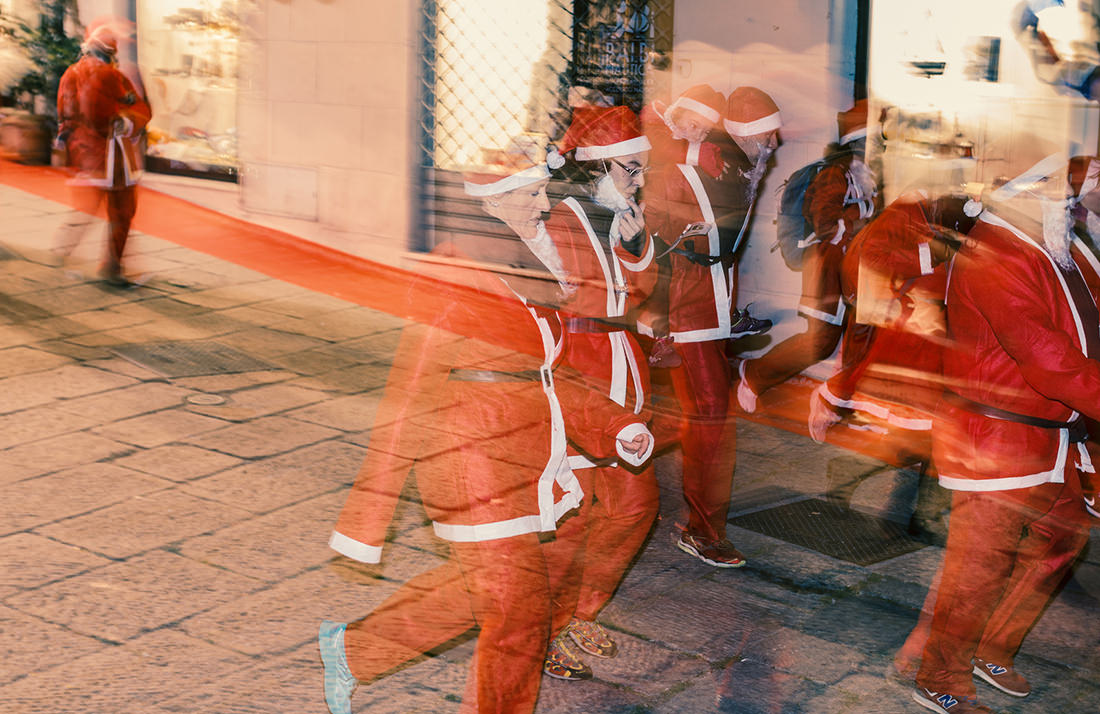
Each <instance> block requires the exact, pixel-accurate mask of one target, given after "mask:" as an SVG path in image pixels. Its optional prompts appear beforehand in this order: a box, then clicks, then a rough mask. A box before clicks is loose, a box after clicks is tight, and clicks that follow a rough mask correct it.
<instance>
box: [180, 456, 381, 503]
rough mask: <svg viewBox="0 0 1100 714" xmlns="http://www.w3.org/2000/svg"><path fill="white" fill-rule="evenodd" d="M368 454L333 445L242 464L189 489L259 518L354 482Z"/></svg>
mask: <svg viewBox="0 0 1100 714" xmlns="http://www.w3.org/2000/svg"><path fill="white" fill-rule="evenodd" d="M363 455H364V450H363V449H361V448H359V447H357V446H353V445H351V444H346V443H343V442H336V441H328V442H323V443H320V444H316V445H314V446H307V447H304V448H301V449H297V450H295V451H291V452H289V453H287V454H283V455H282V456H276V457H271V458H266V459H261V460H258V461H252V462H250V463H246V464H242V465H240V466H238V467H236V468H232V469H229V470H226V471H222V472H221V473H218V474H216V475H213V476H210V477H208V478H204V479H201V480H199V481H194V482H192V483H190V484H188V485H187V486H186V487H185V490H186V491H187V492H188V493H193V494H195V495H197V496H200V497H202V498H208V499H210V500H213V501H218V502H220V503H225V504H228V505H231V506H235V507H237V508H242V509H245V510H248V511H252V512H253V513H266V512H268V511H271V510H274V509H276V508H279V507H282V506H286V505H288V504H291V503H297V502H298V501H301V500H303V499H306V498H310V497H312V496H316V495H318V494H321V493H326V492H330V491H332V490H333V489H334V488H335V487H337V486H343V485H345V484H347V483H348V482H350V481H352V480H354V478H355V474H356V473H357V472H358V471H359V467H360V465H361V464H362V462H363ZM237 461H239V460H237Z"/></svg>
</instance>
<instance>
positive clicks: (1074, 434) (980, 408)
mask: <svg viewBox="0 0 1100 714" xmlns="http://www.w3.org/2000/svg"><path fill="white" fill-rule="evenodd" d="M943 395H944V399H945V400H946V401H947V402H948V403H950V404H954V405H955V406H957V407H959V408H961V409H965V410H966V411H968V412H974V413H975V414H981V415H982V416H986V417H989V418H990V419H999V420H1000V421H1010V422H1013V423H1016V424H1027V425H1028V426H1037V427H1040V428H1042V429H1068V430H1069V441H1070V443H1071V444H1080V443H1081V442H1084V441H1086V440H1087V439H1088V438H1089V432H1088V427H1087V426H1086V425H1085V420H1084V419H1083V418H1082V417H1081V416H1078V417H1077V418H1076V419H1074V420H1073V421H1054V420H1053V419H1043V418H1042V417H1033V416H1028V415H1026V414H1017V413H1016V412H1010V411H1008V410H1007V409H1001V408H999V407H993V406H990V405H988V404H982V403H981V402H975V401H972V400H970V399H967V398H966V397H964V396H962V395H960V394H955V393H954V392H951V391H945V392H944V393H943Z"/></svg>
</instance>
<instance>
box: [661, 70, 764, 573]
mask: <svg viewBox="0 0 1100 714" xmlns="http://www.w3.org/2000/svg"><path fill="white" fill-rule="evenodd" d="M724 110H725V113H726V116H725V118H724V120H723V124H724V127H725V128H726V130H727V133H728V134H729V137H730V139H731V140H732V142H733V143H732V144H730V145H729V147H728V159H724V161H725V162H726V163H728V165H729V167H730V170H728V171H727V172H725V173H723V174H721V175H719V176H711V175H709V174H708V173H706V172H705V171H700V170H699V169H698V168H697V167H695V166H692V165H690V164H687V163H666V164H665V165H663V166H661V167H658V170H657V171H655V172H654V175H653V177H652V178H651V180H650V190H649V192H648V193H647V222H648V224H649V226H650V229H651V230H652V231H653V233H654V235H655V236H656V240H657V241H658V243H659V245H660V246H661V247H660V253H661V254H663V255H667V259H668V268H667V275H668V280H667V283H665V284H663V285H662V287H663V289H662V290H660V291H659V292H658V298H657V302H658V303H659V304H660V305H661V307H660V308H659V310H658V312H659V313H660V314H661V315H662V316H667V331H668V334H669V335H670V336H671V338H672V340H673V341H674V343H675V349H676V353H677V355H678V356H679V358H680V364H679V366H676V367H674V368H673V370H672V381H673V386H674V388H675V391H676V397H677V400H678V401H679V402H680V410H681V413H682V415H683V424H682V428H681V437H680V443H681V448H682V450H683V476H682V480H683V489H684V500H685V501H686V502H687V506H688V519H687V525H686V527H685V528H684V529H683V532H682V533H681V536H680V538H679V540H678V542H677V546H678V547H679V548H680V549H681V550H683V551H684V552H686V553H689V554H690V555H693V556H695V557H697V558H699V559H700V560H702V561H703V562H705V563H707V564H709V565H713V566H715V567H721V568H737V567H741V566H743V565H744V564H745V559H744V556H743V555H742V554H741V553H740V552H739V551H738V550H737V549H736V548H735V547H734V546H733V544H732V543H730V542H729V540H728V539H727V538H726V515H727V511H728V510H729V505H730V490H731V488H732V485H733V471H734V465H735V462H736V449H737V444H736V430H735V421H734V420H733V419H731V418H730V415H729V405H730V387H731V385H732V382H733V374H732V371H731V370H730V366H729V361H728V359H727V358H726V344H727V342H728V341H729V340H730V339H731V338H736V337H740V336H743V335H745V334H757V333H759V332H762V331H763V330H765V329H767V328H768V327H770V323H767V322H765V321H756V320H752V318H748V316H747V314H745V315H742V314H741V313H740V312H739V311H738V310H737V308H736V304H737V275H736V271H737V264H736V257H735V256H736V253H737V250H738V248H739V246H740V243H741V241H742V239H743V236H744V232H745V230H746V226H747V224H748V222H749V217H750V215H751V213H752V209H753V205H754V202H755V198H756V192H757V189H758V186H759V182H760V180H761V178H763V175H764V172H765V170H766V167H767V163H768V160H769V159H770V157H771V154H772V152H773V151H774V150H775V148H776V146H777V145H778V130H779V127H780V125H781V120H780V116H779V109H778V107H776V105H775V102H774V101H772V99H771V98H770V97H769V96H768V95H767V94H765V93H764V92H762V91H760V90H759V89H756V88H754V87H740V88H738V89H736V90H735V91H734V92H733V93H732V94H731V95H730V97H729V100H728V102H727V104H726V107H724ZM750 322H751V323H752V324H751V325H750V324H747V323H750ZM644 327H646V326H644V325H643V328H644ZM643 331H644V332H645V331H647V330H646V329H643ZM653 332H656V331H653Z"/></svg>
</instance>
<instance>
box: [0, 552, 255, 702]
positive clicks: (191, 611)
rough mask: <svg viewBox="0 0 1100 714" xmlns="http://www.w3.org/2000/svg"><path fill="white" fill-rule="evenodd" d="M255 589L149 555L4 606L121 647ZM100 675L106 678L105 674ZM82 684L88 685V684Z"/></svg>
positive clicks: (176, 559) (207, 569)
mask: <svg viewBox="0 0 1100 714" xmlns="http://www.w3.org/2000/svg"><path fill="white" fill-rule="evenodd" d="M256 587H257V582H256V581H255V580H252V579H250V578H245V577H241V576H239V575H235V574H233V573H230V572H228V571H226V570H223V569H221V568H215V567H211V566H209V565H205V564H202V563H197V562H195V561H193V560H189V559H187V558H184V557H181V556H179V555H175V554H173V553H167V552H165V551H153V552H151V553H148V554H146V555H142V556H139V557H137V558H132V559H130V560H127V561H126V562H122V563H114V564H112V565H108V566H106V567H103V568H99V569H98V570H93V571H91V572H89V573H86V574H84V575H78V576H76V577H72V578H69V579H67V580H62V581H61V582H57V583H53V584H50V585H46V586H44V587H41V588H39V589H37V590H32V591H29V592H24V593H20V594H17V595H13V596H12V597H10V598H8V600H7V602H6V604H7V605H9V606H11V607H13V608H15V609H17V610H21V611H23V612H26V613H30V614H32V615H36V616H38V617H41V618H42V619H44V620H48V621H50V622H53V623H56V624H60V625H64V626H66V627H68V628H69V629H71V630H72V631H74V632H77V633H80V634H84V635H91V636H94V637H101V638H103V639H105V640H108V641H112V642H125V641H126V640H129V639H131V638H133V637H135V636H137V635H138V634H140V633H142V632H143V631H152V630H156V629H158V628H160V627H163V626H164V625H166V624H168V623H171V622H176V621H178V620H181V619H184V618H187V617H190V616H193V615H195V614H197V613H200V612H203V611H205V610H208V609H210V608H213V607H217V606H218V605H221V604H223V603H226V602H230V601H232V600H235V599H238V598H240V597H242V596H244V595H246V594H247V593H249V592H252V591H253V590H255V589H256ZM100 674H101V676H108V674H107V673H106V671H103V672H101V673H100ZM83 681H84V682H85V683H88V678H84V680H83ZM2 700H3V693H2V692H0V701H2Z"/></svg>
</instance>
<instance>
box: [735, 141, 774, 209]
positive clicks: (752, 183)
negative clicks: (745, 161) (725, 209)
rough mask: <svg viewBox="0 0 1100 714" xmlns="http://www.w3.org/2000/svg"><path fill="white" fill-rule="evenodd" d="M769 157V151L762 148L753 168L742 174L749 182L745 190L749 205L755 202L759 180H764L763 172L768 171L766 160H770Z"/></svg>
mask: <svg viewBox="0 0 1100 714" xmlns="http://www.w3.org/2000/svg"><path fill="white" fill-rule="evenodd" d="M771 155H772V154H771V152H770V151H768V150H767V149H763V148H762V149H761V150H760V153H759V154H758V155H757V157H756V163H755V164H753V167H752V168H751V169H749V170H748V171H745V172H744V173H743V174H742V175H743V176H744V177H745V178H747V179H748V180H749V185H748V187H747V188H746V190H745V194H746V198H747V199H748V201H749V203H752V202H753V201H755V200H756V191H757V189H758V188H760V180H761V179H762V178H764V172H765V171H767V170H768V159H770V158H771Z"/></svg>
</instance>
